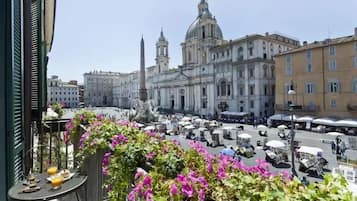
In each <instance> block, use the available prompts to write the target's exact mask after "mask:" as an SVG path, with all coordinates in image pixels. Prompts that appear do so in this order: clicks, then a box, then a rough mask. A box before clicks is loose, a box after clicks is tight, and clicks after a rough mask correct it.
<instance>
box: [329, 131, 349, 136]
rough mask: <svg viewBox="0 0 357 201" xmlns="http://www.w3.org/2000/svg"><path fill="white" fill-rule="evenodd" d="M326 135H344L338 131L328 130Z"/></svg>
mask: <svg viewBox="0 0 357 201" xmlns="http://www.w3.org/2000/svg"><path fill="white" fill-rule="evenodd" d="M326 135H331V136H342V135H345V134H343V133H339V132H328V133H326Z"/></svg>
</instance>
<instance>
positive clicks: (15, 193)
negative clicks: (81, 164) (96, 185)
mask: <svg viewBox="0 0 357 201" xmlns="http://www.w3.org/2000/svg"><path fill="white" fill-rule="evenodd" d="M47 177H48V174H47V173H43V174H39V175H36V179H40V181H39V182H38V183H37V186H39V187H41V189H40V190H38V191H36V192H32V193H20V191H21V190H22V189H23V188H25V187H26V186H25V185H24V184H23V183H22V182H20V183H18V184H15V185H14V186H13V187H11V188H10V190H9V191H8V197H9V198H10V200H14V201H26V200H33V201H40V200H42V201H44V200H52V199H56V198H61V197H63V196H65V195H68V194H70V193H73V192H75V193H76V198H77V200H79V195H78V192H77V191H78V190H79V189H80V188H81V187H82V186H84V188H85V189H84V190H85V196H86V195H87V192H86V191H87V188H86V185H85V183H86V182H87V176H84V175H79V174H78V173H76V174H75V175H74V176H73V177H72V178H71V179H69V180H68V181H65V182H64V183H63V184H62V185H61V188H59V189H56V190H54V189H52V186H51V183H49V182H48V181H47V179H46V178H47ZM85 200H87V198H85Z"/></svg>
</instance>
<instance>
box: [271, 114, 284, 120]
mask: <svg viewBox="0 0 357 201" xmlns="http://www.w3.org/2000/svg"><path fill="white" fill-rule="evenodd" d="M285 116H286V115H285V114H274V115H273V116H270V117H269V118H268V119H270V120H283V117H285Z"/></svg>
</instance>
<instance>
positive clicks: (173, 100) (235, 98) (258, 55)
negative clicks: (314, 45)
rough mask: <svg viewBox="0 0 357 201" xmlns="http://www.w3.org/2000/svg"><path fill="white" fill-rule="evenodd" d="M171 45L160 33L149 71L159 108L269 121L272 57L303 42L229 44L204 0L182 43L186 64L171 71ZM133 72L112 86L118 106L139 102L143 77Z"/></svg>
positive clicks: (278, 37)
mask: <svg viewBox="0 0 357 201" xmlns="http://www.w3.org/2000/svg"><path fill="white" fill-rule="evenodd" d="M168 45H169V43H168V41H167V39H166V38H165V36H164V34H163V31H161V34H160V37H159V40H158V41H157V43H156V55H157V56H156V65H155V66H152V67H148V68H147V69H146V72H147V74H146V86H147V89H148V98H149V99H150V100H151V101H153V103H154V105H155V106H156V107H158V108H160V109H162V110H167V111H174V112H189V113H193V114H198V115H201V116H206V117H213V116H217V115H219V114H220V113H221V112H223V111H232V112H245V113H248V114H250V115H251V116H252V117H253V116H254V117H264V116H269V115H271V114H273V113H274V105H275V104H274V95H275V76H274V74H275V72H274V70H275V66H274V60H273V56H274V55H275V54H279V53H282V52H284V51H287V50H290V49H293V48H296V47H298V46H299V41H298V40H296V39H293V38H290V37H286V36H283V35H282V34H277V33H274V34H269V33H265V34H264V35H259V34H253V35H246V36H244V37H242V38H238V39H235V40H224V38H223V32H222V30H221V28H220V27H219V25H218V23H217V20H216V18H215V17H214V16H213V15H212V14H211V12H210V10H209V8H208V3H207V2H206V1H205V0H201V1H200V3H199V4H198V16H197V18H196V19H195V20H194V22H193V23H192V24H191V25H190V26H189V28H188V30H187V32H186V37H185V41H184V42H183V43H182V44H181V47H182V65H181V66H178V67H177V68H169V52H168ZM133 74H136V75H138V73H137V72H134V73H131V74H127V76H125V77H123V74H121V75H122V76H121V79H120V80H119V81H118V82H117V85H116V86H114V87H113V99H114V100H113V103H114V104H115V106H118V107H132V106H133V105H132V104H131V103H132V102H133V100H135V99H136V98H138V97H137V96H138V93H137V90H138V85H139V84H138V83H139V79H138V76H134V75H133ZM133 77H136V79H133ZM129 89H134V90H133V91H130V90H129ZM129 96H130V97H129ZM120 100H122V101H120Z"/></svg>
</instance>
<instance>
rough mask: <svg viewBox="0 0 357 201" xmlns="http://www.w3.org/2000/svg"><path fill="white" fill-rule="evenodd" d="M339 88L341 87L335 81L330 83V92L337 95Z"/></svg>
mask: <svg viewBox="0 0 357 201" xmlns="http://www.w3.org/2000/svg"><path fill="white" fill-rule="evenodd" d="M339 88H340V86H339V83H338V81H336V80H335V81H329V82H328V92H330V93H337V92H339Z"/></svg>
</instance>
